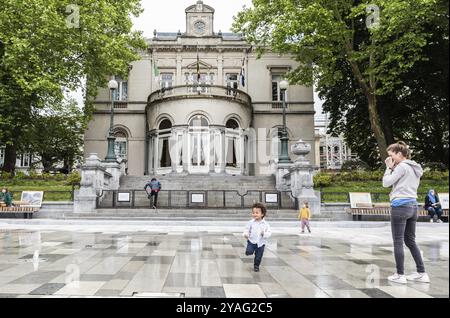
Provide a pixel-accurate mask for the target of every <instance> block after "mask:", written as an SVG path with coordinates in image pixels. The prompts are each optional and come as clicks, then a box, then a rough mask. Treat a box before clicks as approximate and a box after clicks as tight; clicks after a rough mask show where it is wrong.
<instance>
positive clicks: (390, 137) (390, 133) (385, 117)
mask: <svg viewBox="0 0 450 318" xmlns="http://www.w3.org/2000/svg"><path fill="white" fill-rule="evenodd" d="M391 102H392V100H391V99H390V98H387V96H378V98H377V109H378V113H379V114H380V124H381V129H382V130H383V133H384V138H385V139H386V144H387V145H391V144H393V143H395V139H394V130H393V128H392V117H391V116H390V114H389V111H388V109H389V106H390V105H388V103H391Z"/></svg>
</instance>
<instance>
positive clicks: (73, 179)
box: [66, 171, 81, 186]
mask: <svg viewBox="0 0 450 318" xmlns="http://www.w3.org/2000/svg"><path fill="white" fill-rule="evenodd" d="M80 182H81V175H80V173H79V172H78V171H74V172H72V173H71V174H69V176H68V177H67V180H66V184H67V185H71V186H74V185H76V184H79V183H80Z"/></svg>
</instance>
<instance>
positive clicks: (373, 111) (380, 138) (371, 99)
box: [366, 93, 388, 162]
mask: <svg viewBox="0 0 450 318" xmlns="http://www.w3.org/2000/svg"><path fill="white" fill-rule="evenodd" d="M366 97H367V102H368V105H369V120H370V127H371V128H372V132H373V133H374V135H375V139H376V140H377V144H378V151H379V152H380V156H381V160H382V161H383V162H384V160H386V158H387V157H388V154H387V150H386V148H387V143H386V138H385V136H384V133H383V129H382V127H381V122H380V116H379V114H378V109H377V97H376V95H375V94H373V93H369V94H368V95H366Z"/></svg>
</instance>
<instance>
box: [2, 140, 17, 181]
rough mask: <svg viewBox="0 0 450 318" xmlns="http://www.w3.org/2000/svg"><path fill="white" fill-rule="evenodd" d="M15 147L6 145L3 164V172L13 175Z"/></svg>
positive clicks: (15, 156) (15, 155)
mask: <svg viewBox="0 0 450 318" xmlns="http://www.w3.org/2000/svg"><path fill="white" fill-rule="evenodd" d="M16 159H17V147H16V146H15V144H12V145H8V144H7V145H6V148H5V162H4V163H3V169H2V170H3V171H4V172H8V173H11V174H14V172H15V170H16Z"/></svg>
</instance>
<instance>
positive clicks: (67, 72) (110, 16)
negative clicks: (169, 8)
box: [0, 0, 146, 171]
mask: <svg viewBox="0 0 450 318" xmlns="http://www.w3.org/2000/svg"><path fill="white" fill-rule="evenodd" d="M0 7H1V8H2V9H1V11H0V40H1V41H2V42H3V43H4V56H3V57H2V58H1V59H0V144H4V145H6V158H5V165H4V167H3V169H4V170H6V171H13V170H14V162H15V155H16V151H17V148H18V147H20V146H21V145H22V144H26V140H23V139H24V138H22V137H23V136H25V135H27V130H28V127H30V126H31V125H30V121H31V120H32V113H33V110H35V109H46V108H52V105H60V102H61V101H62V100H63V99H64V93H65V91H66V90H75V89H77V88H79V87H82V83H83V80H86V81H87V83H88V85H86V88H85V90H84V96H85V98H86V100H87V103H86V105H85V112H86V114H88V115H89V114H90V112H91V111H92V104H91V102H92V99H93V97H94V96H95V95H96V93H97V89H98V87H105V86H106V83H107V81H108V76H110V75H120V76H122V77H127V75H128V67H129V64H130V63H131V62H132V61H135V60H138V59H139V58H140V56H139V54H138V51H139V50H142V49H145V48H146V44H145V41H144V40H143V38H142V35H141V33H140V32H135V31H132V21H131V17H132V16H137V15H139V14H140V12H141V11H142V9H141V7H140V1H139V0H123V1H114V0H96V1H92V0H76V1H73V0H28V1H15V0H0Z"/></svg>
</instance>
